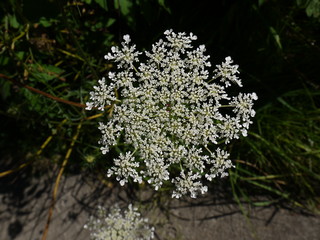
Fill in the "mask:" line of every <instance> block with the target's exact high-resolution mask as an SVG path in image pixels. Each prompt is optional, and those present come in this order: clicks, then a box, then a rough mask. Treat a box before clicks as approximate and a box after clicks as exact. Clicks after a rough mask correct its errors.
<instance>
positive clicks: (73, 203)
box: [0, 169, 320, 240]
mask: <svg viewBox="0 0 320 240" xmlns="http://www.w3.org/2000/svg"><path fill="white" fill-rule="evenodd" d="M50 172H51V173H48V174H46V175H44V176H40V177H38V178H33V179H31V180H30V179H28V177H27V176H29V175H28V174H27V173H26V172H22V173H19V174H15V175H14V176H10V177H6V178H2V179H0V240H13V239H14V240H38V239H41V237H42V234H43V229H44V228H45V225H46V221H47V217H48V209H49V207H50V204H51V196H52V189H53V183H54V181H55V177H56V174H57V169H53V170H52V171H50ZM29 174H30V173H29ZM83 175H84V174H83ZM83 175H82V176H81V175H73V176H67V177H64V176H63V177H62V179H61V182H60V187H59V191H58V199H57V202H56V205H55V208H54V212H53V216H52V221H51V223H50V225H49V231H48V235H47V240H56V239H59V240H73V239H74V240H84V239H89V232H88V231H87V230H85V229H83V225H84V224H85V222H86V221H87V219H88V217H89V216H90V215H92V214H95V212H96V206H97V205H102V206H105V207H109V206H112V205H114V203H118V204H119V205H120V206H123V207H125V206H127V205H128V204H129V203H130V202H133V203H136V204H137V203H138V202H137V201H136V202H134V201H132V199H133V196H132V195H131V194H130V191H128V189H125V188H120V187H118V186H116V187H107V186H106V184H103V183H102V182H101V181H97V180H93V179H91V178H89V177H87V176H83ZM150 194H151V193H150V191H140V192H138V195H139V196H136V197H137V198H138V199H140V200H141V201H140V207H141V212H142V214H143V216H145V217H148V218H149V221H150V223H153V224H154V225H155V227H156V236H155V239H161V240H165V239H167V240H173V239H182V240H205V239H219V240H224V239H228V240H229V239H261V240H264V239H272V240H277V239H289V240H295V239H296V240H302V239H307V240H317V239H320V216H317V215H312V214H302V213H298V212H295V211H292V210H291V211H289V210H286V209H279V208H276V207H264V208H263V207H259V208H258V207H255V208H250V207H249V206H246V205H244V206H243V210H244V211H245V212H246V213H247V216H245V215H244V214H243V211H241V210H240V209H239V206H238V205H236V204H234V203H230V202H226V201H225V202H223V201H222V200H221V198H220V197H217V196H211V195H207V196H205V197H203V198H199V199H197V200H192V199H187V198H186V199H185V200H180V201H178V200H170V201H167V202H165V201H164V200H162V201H160V203H157V204H154V203H153V204H152V201H150V199H155V198H153V196H151V195H150ZM147 199H149V200H147ZM144 201H145V203H144ZM153 202H155V201H153Z"/></svg>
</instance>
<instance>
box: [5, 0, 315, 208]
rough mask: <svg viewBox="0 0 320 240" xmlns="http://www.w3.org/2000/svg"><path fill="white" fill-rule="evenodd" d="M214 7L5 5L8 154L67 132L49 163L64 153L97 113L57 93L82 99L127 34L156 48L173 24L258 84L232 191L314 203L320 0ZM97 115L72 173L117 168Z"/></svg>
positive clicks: (96, 1)
mask: <svg viewBox="0 0 320 240" xmlns="http://www.w3.org/2000/svg"><path fill="white" fill-rule="evenodd" d="M211 5H212V1H191V0H174V1H168V0H79V1H64V0H58V1H53V0H46V1H45V0H37V1H31V0H7V1H1V2H0V17H1V19H0V21H1V22H0V24H1V25H0V74H2V75H4V76H6V77H0V106H1V107H0V108H1V109H0V113H1V115H0V122H1V125H0V129H1V130H0V134H1V138H0V139H1V140H0V144H1V146H0V148H1V151H2V152H3V153H4V152H9V153H14V152H15V151H16V150H17V148H18V149H19V151H20V152H19V153H20V154H21V153H23V154H25V155H26V154H27V153H30V152H35V151H37V150H38V149H39V148H40V146H41V144H42V143H43V142H44V141H45V140H46V139H47V138H48V137H49V136H50V135H51V134H52V133H54V132H55V131H58V132H59V134H57V135H55V137H54V140H53V141H52V142H51V143H50V144H49V145H48V147H47V148H46V149H45V151H44V152H43V154H44V155H46V156H47V157H49V158H52V162H54V161H55V160H54V159H53V156H54V155H56V154H58V155H64V154H65V152H66V150H67V148H68V147H69V144H70V140H71V138H72V136H73V135H74V133H75V128H76V126H77V124H78V123H79V122H80V121H81V120H83V119H85V118H86V117H88V116H89V115H88V114H94V112H90V113H86V112H85V111H84V110H83V108H81V107H78V106H75V105H72V104H68V103H63V102H61V101H58V100H56V99H62V100H68V101H72V102H75V103H82V104H84V103H85V102H86V99H87V98H88V92H89V91H91V88H92V86H93V85H94V84H95V83H96V81H97V80H98V79H99V78H101V77H102V76H105V75H106V74H107V72H108V70H110V69H112V68H113V65H112V64H110V63H108V62H107V61H105V60H104V59H103V56H104V54H106V53H107V52H108V51H109V49H110V47H111V45H114V44H119V42H120V40H121V38H122V35H123V34H126V33H128V34H130V35H131V38H132V39H133V41H134V42H135V43H137V45H138V48H139V49H150V44H151V43H153V42H154V41H155V40H157V39H158V38H159V37H160V36H161V34H162V33H163V31H164V30H166V29H170V28H172V29H174V31H176V32H178V31H186V32H193V33H194V34H196V35H197V36H198V39H199V40H198V42H199V43H200V44H205V45H206V47H207V49H208V54H210V55H211V61H212V63H213V64H218V63H220V62H221V61H222V60H223V59H224V57H226V56H229V55H230V56H232V58H233V59H234V60H235V62H236V63H239V65H240V72H241V77H242V79H243V82H244V83H245V86H247V87H248V86H249V87H248V89H244V90H243V91H244V92H252V91H255V92H257V94H258V96H259V101H258V107H257V108H258V109H259V110H258V111H257V116H256V119H255V127H254V128H252V129H251V133H250V135H249V137H248V138H246V139H241V140H239V141H238V142H236V143H235V144H234V145H233V148H232V155H233V159H234V160H235V163H236V165H237V167H236V168H235V169H233V170H232V172H231V173H230V174H231V176H230V182H231V186H232V187H233V189H234V194H235V196H238V195H241V196H243V197H246V198H247V199H249V197H250V196H254V195H255V194H257V193H258V194H260V193H262V194H270V196H273V197H274V199H276V200H279V199H281V200H282V199H284V200H286V201H292V202H293V203H296V204H298V205H299V204H302V203H305V202H306V200H308V201H310V202H311V203H312V204H315V203H316V201H317V200H316V199H319V194H320V191H319V183H320V181H319V180H320V175H319V173H320V152H319V146H320V138H319V136H320V125H319V122H320V118H319V115H320V112H319V107H320V104H319V102H320V101H319V94H320V84H319V74H318V70H319V59H320V48H319V45H318V42H317V41H319V39H320V36H319V35H320V31H319V30H320V29H319V17H320V15H319V11H320V10H319V9H320V7H319V1H318V0H297V1H276V0H271V1H266V0H259V1H231V0H230V1H227V0H223V1H215V2H214V5H213V7H211ZM7 77H8V78H11V79H13V80H14V81H10V80H8V79H7ZM21 84H22V85H26V86H28V87H32V88H35V89H38V90H40V91H42V92H45V93H47V94H50V95H51V96H53V97H54V98H56V99H54V98H48V97H46V96H44V95H41V94H39V93H37V92H34V91H30V88H29V89H27V88H25V87H23V86H22V85H21ZM103 117H105V116H102V117H101V116H100V118H103ZM64 119H67V123H66V124H64V125H63V126H62V127H61V129H60V130H58V125H59V123H61V121H63V120H64ZM98 120H99V118H94V119H91V120H84V121H83V127H82V129H81V133H80V136H79V138H78V140H77V142H76V145H75V147H74V148H75V149H76V151H73V157H72V162H71V164H70V165H69V168H70V169H72V170H75V171H78V170H80V169H83V168H89V169H91V170H92V171H101V169H102V172H105V169H106V166H107V165H108V166H109V165H110V164H111V159H112V157H113V156H112V152H111V154H110V155H109V156H101V153H100V151H99V148H98V145H97V141H98V139H99V136H100V134H99V131H98V130H97V129H96V128H97V121H98ZM114 151H115V150H114ZM106 158H107V159H109V160H108V161H107V163H106V160H105V159H106ZM236 160H239V161H236ZM4 170H5V169H1V170H0V172H2V171H4ZM271 202H274V200H272V201H271Z"/></svg>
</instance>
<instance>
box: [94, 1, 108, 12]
mask: <svg viewBox="0 0 320 240" xmlns="http://www.w3.org/2000/svg"><path fill="white" fill-rule="evenodd" d="M95 2H96V3H97V4H99V5H100V7H102V8H103V9H104V10H106V11H108V4H107V1H106V0H95Z"/></svg>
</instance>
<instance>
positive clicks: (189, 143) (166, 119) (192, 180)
mask: <svg viewBox="0 0 320 240" xmlns="http://www.w3.org/2000/svg"><path fill="white" fill-rule="evenodd" d="M164 34H165V36H166V40H159V41H158V42H157V43H155V44H153V45H152V49H151V51H150V52H148V51H145V56H146V58H147V60H146V62H145V63H140V64H139V65H137V63H138V61H139V60H138V56H139V55H140V54H142V53H140V52H138V51H136V47H135V45H130V37H129V36H128V35H125V36H124V38H123V39H124V42H122V46H121V48H119V47H112V49H111V53H108V54H107V55H106V56H105V58H106V59H108V60H112V61H114V62H116V63H117V67H118V70H119V71H117V72H110V73H109V75H108V78H109V82H110V83H109V84H106V80H105V79H104V78H103V79H102V80H100V81H99V82H98V83H99V85H98V86H97V87H95V88H94V91H93V92H91V93H90V95H91V97H90V101H89V102H88V103H87V109H89V110H90V109H92V108H98V109H99V110H104V109H105V108H107V109H108V121H107V123H106V124H104V123H100V126H99V129H100V131H101V133H102V138H101V140H100V144H101V145H102V146H101V151H102V153H103V154H105V153H106V152H108V151H109V150H110V147H112V146H114V145H116V144H117V143H118V142H119V140H120V139H122V141H124V143H126V144H128V145H129V146H131V147H132V152H129V153H128V152H127V153H126V154H121V155H120V157H119V158H118V159H116V160H114V166H113V167H112V168H111V169H109V171H108V176H111V175H115V176H116V178H117V179H118V181H120V183H121V185H123V184H124V183H126V182H127V179H128V178H132V179H133V180H134V181H136V182H141V181H142V179H145V180H146V181H147V182H148V183H150V184H152V185H153V186H154V188H155V189H156V190H158V189H159V188H160V187H161V186H162V184H163V183H164V182H165V181H171V182H172V183H173V184H174V185H175V189H174V192H173V196H174V197H181V196H182V195H185V194H187V193H190V195H191V197H196V195H197V193H199V192H200V193H205V192H206V191H207V186H204V185H203V183H202V181H201V180H202V178H206V179H207V180H209V181H211V180H212V179H213V178H215V177H223V176H226V175H228V173H227V171H228V169H229V168H231V167H233V165H232V162H231V160H230V159H229V154H228V153H227V152H225V151H224V150H221V149H220V148H218V147H217V146H216V145H217V144H218V143H219V142H225V143H226V144H227V143H229V142H230V141H231V140H232V139H238V138H239V137H240V136H241V135H242V136H246V135H247V131H248V128H249V125H250V124H251V123H252V121H251V118H252V117H254V115H255V111H254V110H253V100H257V95H256V94H255V93H239V94H238V96H229V95H228V93H227V92H226V89H227V88H228V87H230V86H231V85H232V84H233V83H234V84H236V85H238V86H239V87H242V83H241V80H240V79H239V77H238V76H237V74H238V73H239V71H238V65H233V64H232V63H233V61H232V59H231V57H226V59H225V62H223V63H222V64H221V65H217V66H216V69H215V70H214V71H213V72H212V77H211V78H210V77H209V76H210V73H209V70H208V69H207V68H208V67H210V66H211V63H210V62H209V61H208V59H209V56H206V55H204V53H205V50H206V49H205V46H204V45H200V46H199V47H198V48H195V49H194V48H193V46H192V41H194V40H196V39H197V37H196V36H195V35H193V34H192V33H191V34H189V35H187V34H186V33H174V32H173V31H172V30H167V31H165V33H164ZM135 65H136V66H135ZM221 83H222V84H221ZM215 149H216V150H215Z"/></svg>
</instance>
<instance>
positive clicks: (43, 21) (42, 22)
mask: <svg viewBox="0 0 320 240" xmlns="http://www.w3.org/2000/svg"><path fill="white" fill-rule="evenodd" d="M39 24H40V25H42V26H44V27H50V26H51V25H52V22H51V21H50V19H46V18H45V17H41V18H40V20H39Z"/></svg>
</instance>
